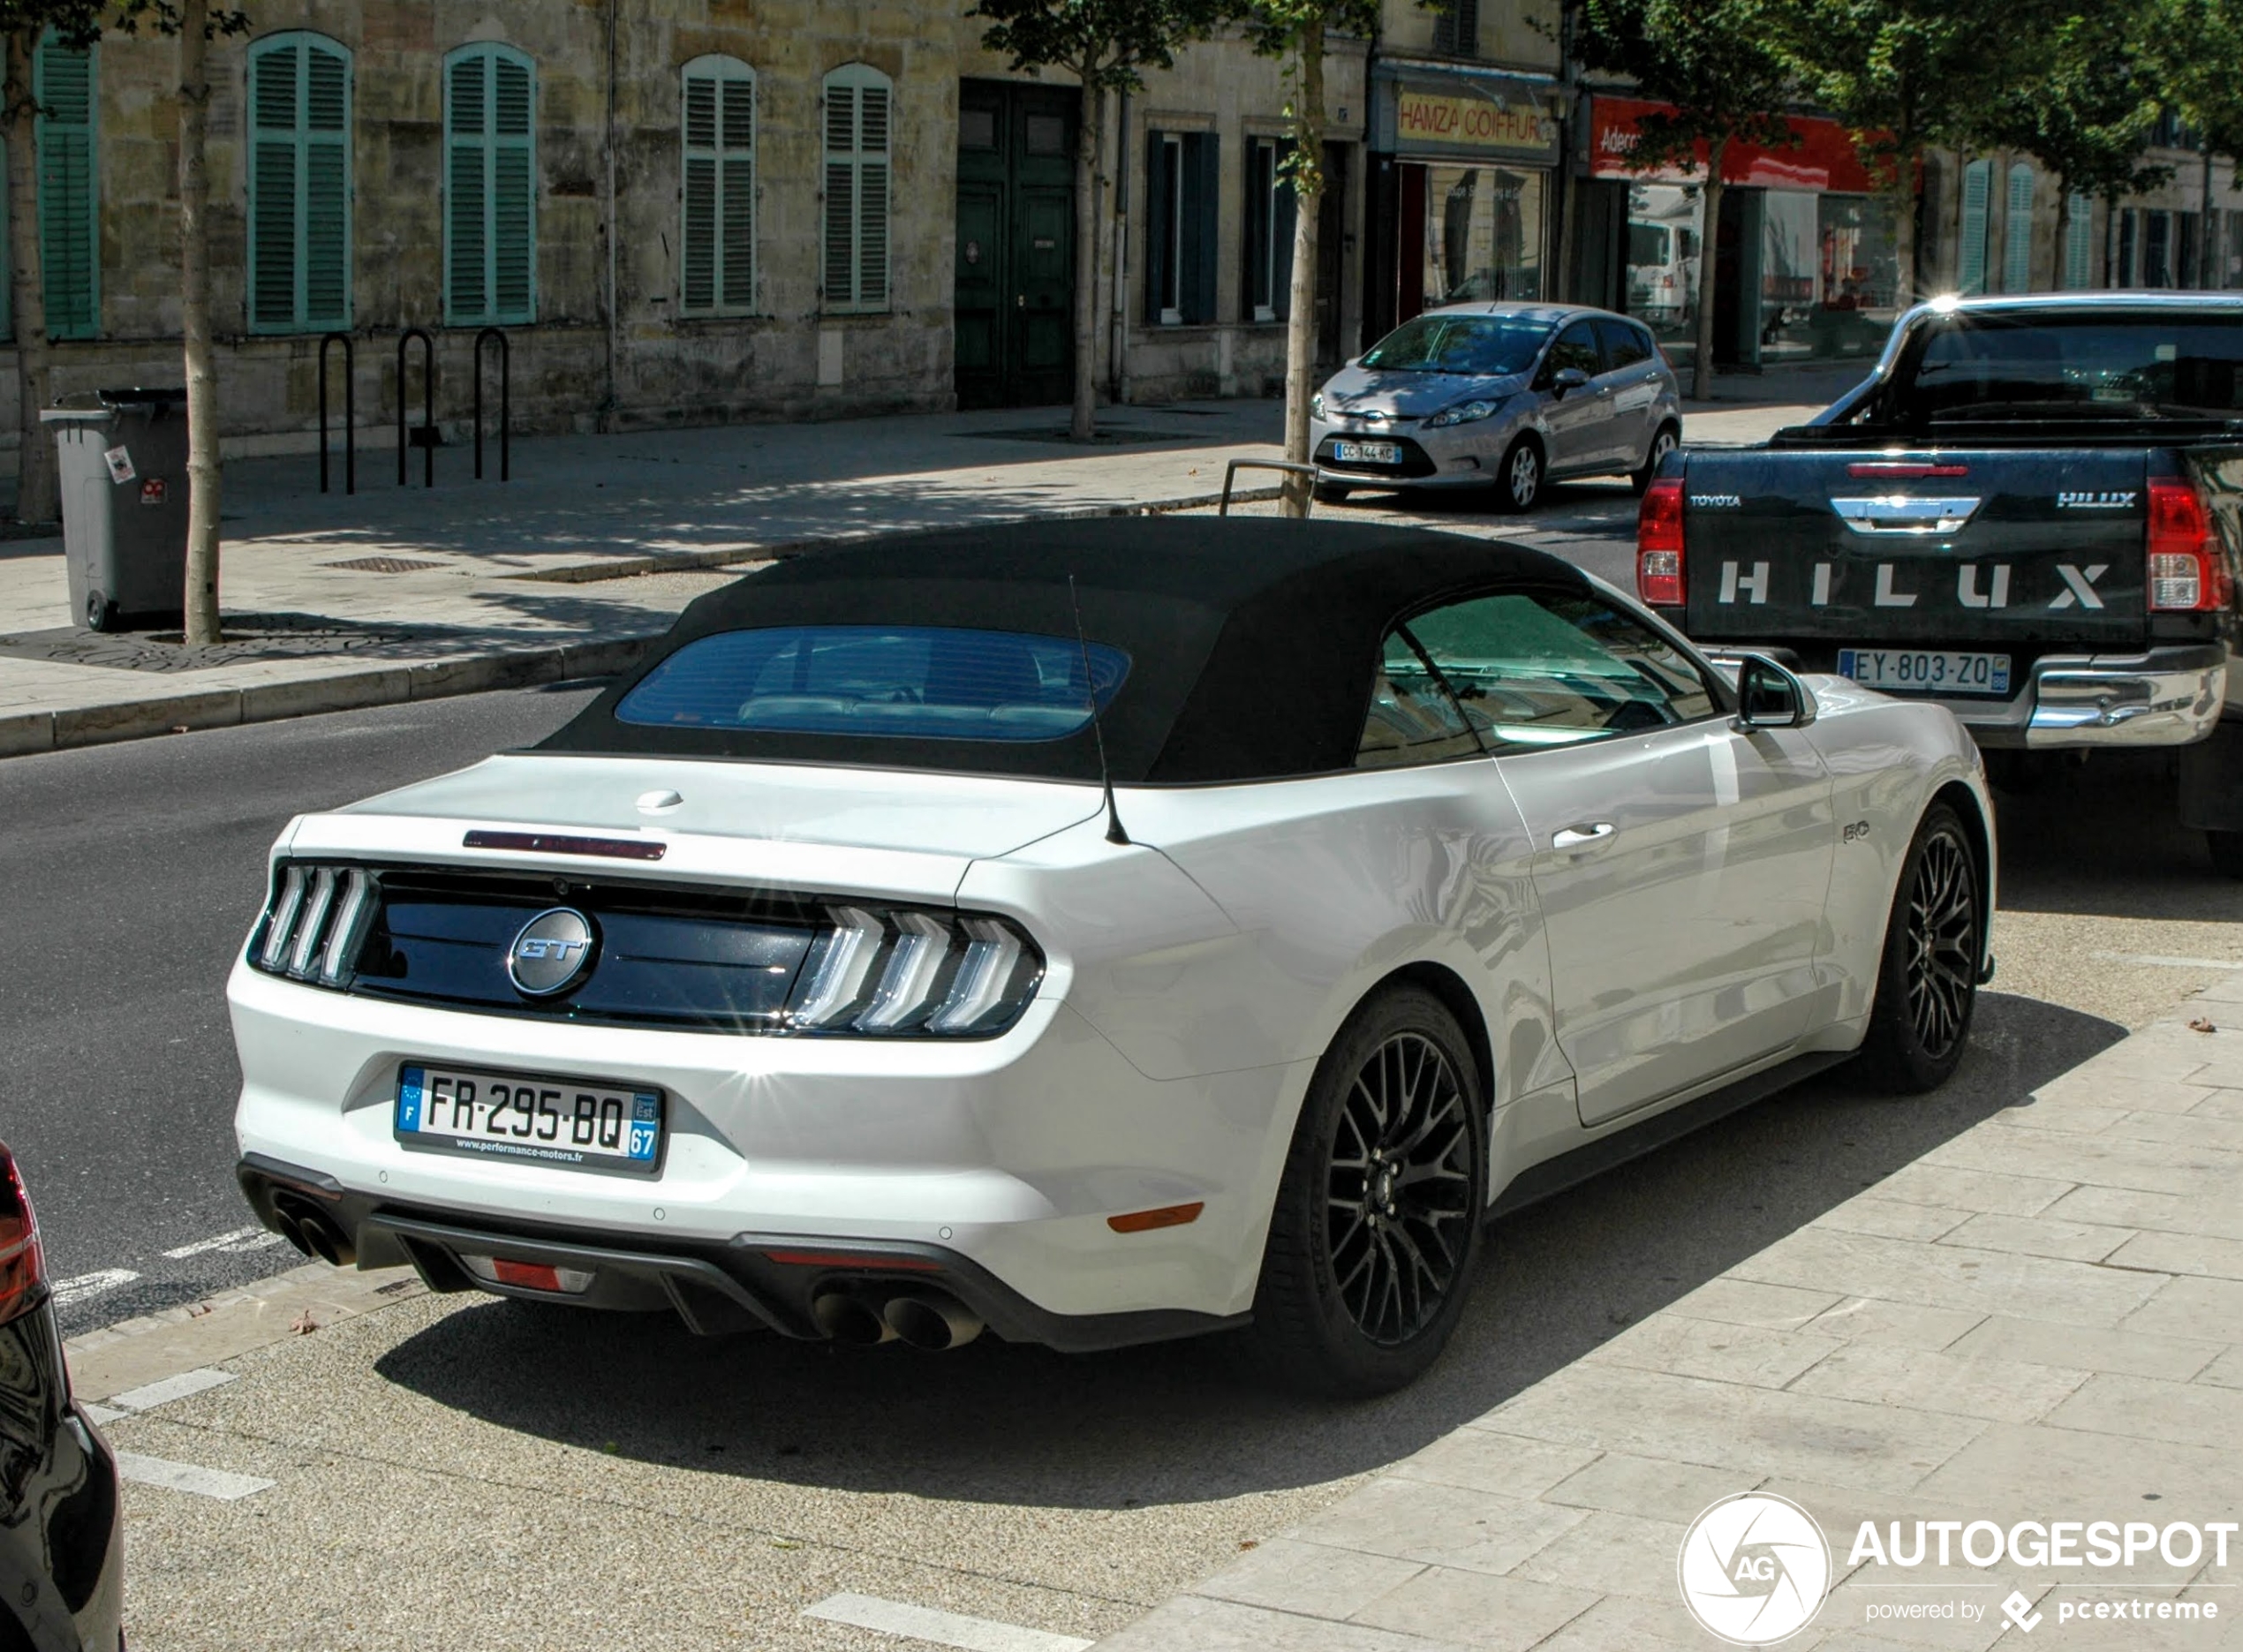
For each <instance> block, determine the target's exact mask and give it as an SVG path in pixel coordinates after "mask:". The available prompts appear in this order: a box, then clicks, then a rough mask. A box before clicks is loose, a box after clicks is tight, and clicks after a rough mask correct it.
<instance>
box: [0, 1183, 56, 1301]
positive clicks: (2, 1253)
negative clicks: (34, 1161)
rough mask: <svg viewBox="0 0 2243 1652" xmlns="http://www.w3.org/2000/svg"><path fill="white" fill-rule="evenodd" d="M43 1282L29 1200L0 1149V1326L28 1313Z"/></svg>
mask: <svg viewBox="0 0 2243 1652" xmlns="http://www.w3.org/2000/svg"><path fill="white" fill-rule="evenodd" d="M46 1282H47V1265H46V1259H45V1258H44V1257H43V1256H42V1255H41V1254H40V1250H39V1218H38V1217H37V1216H36V1215H34V1213H33V1211H32V1209H31V1196H30V1195H29V1194H28V1193H26V1192H25V1191H24V1185H23V1174H22V1173H21V1172H20V1171H19V1170H18V1169H17V1168H16V1161H15V1156H14V1155H13V1154H11V1153H10V1152H9V1151H8V1150H7V1149H6V1148H5V1147H0V1325H4V1324H7V1323H8V1322H9V1321H10V1320H11V1319H19V1318H21V1317H22V1316H24V1315H25V1314H26V1313H28V1312H29V1311H30V1310H31V1308H32V1306H33V1304H34V1303H35V1302H36V1301H38V1300H39V1290H40V1287H41V1286H43V1285H44V1284H46Z"/></svg>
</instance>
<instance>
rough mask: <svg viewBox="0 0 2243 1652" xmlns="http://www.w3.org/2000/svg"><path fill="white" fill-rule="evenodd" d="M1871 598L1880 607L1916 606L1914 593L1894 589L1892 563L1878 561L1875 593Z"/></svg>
mask: <svg viewBox="0 0 2243 1652" xmlns="http://www.w3.org/2000/svg"><path fill="white" fill-rule="evenodd" d="M1872 600H1873V601H1874V602H1875V603H1876V605H1877V607H1881V608H1913V607H1915V606H1916V593H1915V592H1913V591H1896V590H1894V589H1893V588H1892V563H1891V562H1879V563H1878V564H1877V595H1876V596H1875V597H1874V598H1873V599H1872Z"/></svg>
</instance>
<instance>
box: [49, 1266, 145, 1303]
mask: <svg viewBox="0 0 2243 1652" xmlns="http://www.w3.org/2000/svg"><path fill="white" fill-rule="evenodd" d="M139 1278H140V1275H139V1274H137V1273H135V1272H133V1271H132V1269H130V1268H103V1269H102V1271H100V1272H99V1273H81V1274H79V1276H78V1277H77V1278H76V1279H57V1280H56V1281H55V1306H56V1307H57V1308H68V1307H70V1306H72V1304H73V1303H77V1302H83V1301H88V1300H90V1299H91V1298H94V1297H96V1296H100V1295H102V1294H105V1293H107V1292H110V1291H113V1290H115V1289H117V1286H120V1285H130V1284H132V1281H133V1280H135V1279H139Z"/></svg>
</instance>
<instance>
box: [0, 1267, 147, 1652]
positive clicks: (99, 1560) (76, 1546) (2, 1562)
mask: <svg viewBox="0 0 2243 1652" xmlns="http://www.w3.org/2000/svg"><path fill="white" fill-rule="evenodd" d="M0 1341H4V1342H5V1344H6V1346H4V1347H0V1463H10V1464H12V1465H13V1466H14V1472H13V1473H12V1474H11V1475H10V1476H9V1477H8V1479H7V1480H6V1481H5V1482H0V1620H4V1619H6V1618H10V1617H12V1618H14V1620H15V1621H14V1626H15V1627H18V1628H20V1629H21V1630H22V1631H23V1633H24V1634H25V1636H26V1638H27V1639H28V1641H29V1642H30V1644H31V1646H32V1647H33V1648H34V1652H118V1649H119V1648H121V1646H122V1645H123V1641H122V1640H121V1629H120V1626H121V1624H122V1620H123V1617H124V1609H125V1530H124V1515H123V1510H122V1507H121V1505H120V1503H119V1500H118V1497H117V1460H116V1458H115V1457H114V1456H113V1455H112V1454H111V1452H110V1449H109V1446H108V1444H107V1443H106V1442H105V1441H103V1440H102V1437H101V1435H100V1433H99V1432H98V1431H96V1430H95V1429H94V1425H93V1424H92V1423H91V1422H88V1421H87V1418H86V1415H85V1414H84V1413H83V1412H82V1411H81V1410H80V1409H79V1407H78V1406H77V1405H76V1403H75V1402H73V1401H72V1399H71V1397H70V1386H69V1377H68V1376H67V1375H66V1373H65V1371H64V1365H63V1352H62V1337H61V1334H60V1331H58V1330H57V1326H56V1324H55V1316H54V1310H53V1309H52V1308H51V1307H49V1306H48V1305H47V1304H44V1303H42V1304H41V1305H40V1306H39V1307H38V1308H35V1309H33V1310H32V1311H31V1312H30V1313H29V1314H26V1315H24V1316H20V1317H19V1318H17V1319H14V1320H11V1321H10V1322H9V1323H8V1324H6V1325H0ZM9 1630H10V1625H9V1624H8V1623H6V1622H5V1621H0V1644H9V1643H11V1635H10V1633H9Z"/></svg>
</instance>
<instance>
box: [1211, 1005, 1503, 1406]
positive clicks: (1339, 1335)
mask: <svg viewBox="0 0 2243 1652" xmlns="http://www.w3.org/2000/svg"><path fill="white" fill-rule="evenodd" d="M1480 1091H1481V1085H1480V1075H1479V1070H1478V1067H1477V1065H1476V1062H1475V1061H1474V1060H1473V1056H1472V1052H1471V1047H1470V1045H1469V1044H1468V1043H1467V1042H1466V1040H1465V1037H1464V1035H1463V1032H1462V1030H1461V1028H1459V1027H1458V1025H1457V1022H1456V1017H1455V1016H1454V1015H1451V1014H1450V1013H1449V1011H1448V1009H1447V1007H1446V1006H1445V1005H1443V1004H1442V1003H1441V1001H1440V1000H1439V999H1437V998H1435V997H1434V996H1433V995H1432V994H1431V993H1430V992H1425V991H1424V989H1422V988H1419V987H1415V986H1407V985H1399V986H1393V987H1390V988H1387V989H1386V990H1385V991H1383V992H1378V993H1377V994H1375V995H1374V996H1372V997H1371V998H1370V999H1367V1000H1365V1001H1364V1003H1363V1005H1362V1006H1361V1007H1359V1008H1357V1010H1356V1013H1355V1014H1354V1015H1352V1016H1350V1017H1349V1018H1348V1022H1347V1024H1346V1025H1345V1026H1344V1027H1342V1028H1341V1030H1340V1034H1339V1036H1338V1037H1336V1038H1334V1039H1333V1041H1332V1046H1331V1048H1330V1049H1328V1050H1326V1051H1325V1054H1324V1059H1323V1060H1321V1061H1319V1062H1318V1064H1317V1069H1316V1074H1315V1076H1314V1077H1313V1078H1311V1079H1310V1082H1309V1093H1308V1096H1307V1098H1306V1099H1305V1100H1304V1101H1303V1103H1302V1105H1301V1117H1300V1120H1299V1122H1298V1123H1297V1124H1296V1125H1295V1128H1294V1132H1293V1143H1292V1147H1291V1149H1290V1150H1289V1151H1288V1153H1287V1155H1286V1161H1285V1173H1284V1177H1283V1180H1282V1181H1281V1182H1280V1185H1279V1188H1278V1195H1277V1204H1276V1207H1275V1209H1274V1210H1273V1211H1272V1213H1271V1218H1270V1234H1269V1242H1268V1244H1267V1246H1266V1247H1265V1249H1264V1251H1263V1255H1262V1273H1261V1279H1260V1282H1259V1284H1258V1285H1257V1288H1256V1290H1255V1293H1254V1323H1253V1326H1252V1328H1251V1329H1250V1331H1249V1332H1248V1333H1247V1334H1248V1337H1249V1339H1250V1344H1251V1346H1252V1350H1253V1353H1254V1354H1255V1356H1256V1358H1257V1363H1258V1364H1259V1365H1260V1366H1261V1368H1262V1369H1263V1370H1264V1371H1265V1373H1266V1374H1268V1375H1269V1376H1271V1377H1274V1378H1276V1379H1277V1380H1279V1381H1280V1382H1282V1383H1284V1384H1287V1385H1288V1386H1291V1387H1295V1388H1298V1389H1303V1390H1306V1391H1308V1392H1311V1393H1316V1394H1320V1395H1324V1396H1326V1397H1328V1398H1333V1399H1368V1398H1370V1397H1371V1396H1372V1395H1376V1394H1383V1393H1388V1392H1392V1391H1393V1390H1394V1389H1397V1388H1401V1387H1402V1386H1404V1385H1405V1384H1408V1383H1410V1382H1413V1381H1415V1380H1416V1378H1417V1377H1418V1376H1419V1375H1420V1374H1422V1373H1423V1372H1424V1370H1425V1369H1426V1368H1427V1367H1428V1366H1430V1365H1431V1364H1432V1362H1434V1361H1435V1360H1436V1359H1437V1358H1439V1355H1440V1352H1441V1349H1442V1348H1443V1347H1444V1346H1446V1344H1447V1342H1448V1339H1449V1335H1450V1333H1451V1332H1452V1331H1454V1330H1455V1328H1456V1322H1457V1319H1458V1317H1459V1316H1461V1314H1462V1313H1463V1311H1464V1300H1465V1297H1466V1295H1467V1294H1468V1293H1469V1289H1470V1286H1471V1281H1472V1276H1473V1272H1474V1269H1475V1266H1476V1264H1477V1262H1478V1260H1479V1251H1480V1244H1481V1227H1482V1226H1483V1223H1484V1220H1485V1217H1486V1206H1487V1103H1486V1098H1484V1096H1483V1095H1482V1094H1481V1093H1480ZM1351 1208H1352V1214H1349V1211H1350V1209H1351Z"/></svg>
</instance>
